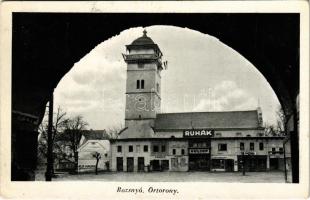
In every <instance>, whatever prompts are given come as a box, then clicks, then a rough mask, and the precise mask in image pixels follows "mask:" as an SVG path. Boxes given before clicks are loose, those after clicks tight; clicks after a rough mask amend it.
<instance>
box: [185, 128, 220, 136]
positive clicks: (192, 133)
mask: <svg viewBox="0 0 310 200" xmlns="http://www.w3.org/2000/svg"><path fill="white" fill-rule="evenodd" d="M213 135H214V130H206V129H201V130H184V131H183V137H212V136H213Z"/></svg>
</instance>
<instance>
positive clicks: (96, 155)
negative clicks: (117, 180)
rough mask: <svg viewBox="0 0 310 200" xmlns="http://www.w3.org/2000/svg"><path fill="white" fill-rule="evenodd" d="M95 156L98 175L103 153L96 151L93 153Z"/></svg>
mask: <svg viewBox="0 0 310 200" xmlns="http://www.w3.org/2000/svg"><path fill="white" fill-rule="evenodd" d="M93 157H94V158H96V167H95V174H96V175H97V174H98V163H99V160H100V159H101V154H100V153H99V152H97V151H96V152H95V153H94V154H93Z"/></svg>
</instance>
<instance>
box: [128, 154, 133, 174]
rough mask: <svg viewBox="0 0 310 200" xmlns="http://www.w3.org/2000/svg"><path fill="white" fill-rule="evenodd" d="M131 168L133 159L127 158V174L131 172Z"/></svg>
mask: <svg viewBox="0 0 310 200" xmlns="http://www.w3.org/2000/svg"><path fill="white" fill-rule="evenodd" d="M133 167H134V161H133V157H128V158H127V172H133Z"/></svg>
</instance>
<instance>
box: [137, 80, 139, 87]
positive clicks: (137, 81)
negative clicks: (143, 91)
mask: <svg viewBox="0 0 310 200" xmlns="http://www.w3.org/2000/svg"><path fill="white" fill-rule="evenodd" d="M137 89H140V80H137Z"/></svg>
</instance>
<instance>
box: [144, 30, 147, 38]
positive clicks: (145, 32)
mask: <svg viewBox="0 0 310 200" xmlns="http://www.w3.org/2000/svg"><path fill="white" fill-rule="evenodd" d="M146 34H147V31H146V29H144V30H143V37H146V36H147V35H146Z"/></svg>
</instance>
